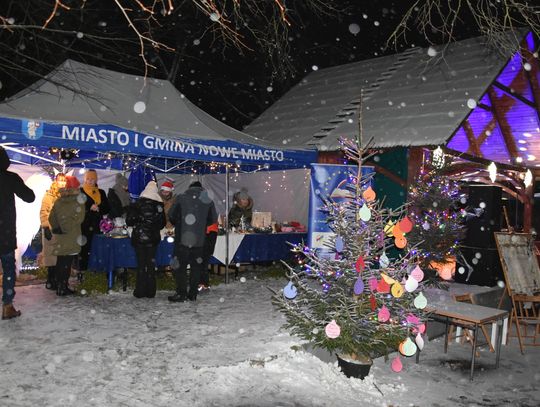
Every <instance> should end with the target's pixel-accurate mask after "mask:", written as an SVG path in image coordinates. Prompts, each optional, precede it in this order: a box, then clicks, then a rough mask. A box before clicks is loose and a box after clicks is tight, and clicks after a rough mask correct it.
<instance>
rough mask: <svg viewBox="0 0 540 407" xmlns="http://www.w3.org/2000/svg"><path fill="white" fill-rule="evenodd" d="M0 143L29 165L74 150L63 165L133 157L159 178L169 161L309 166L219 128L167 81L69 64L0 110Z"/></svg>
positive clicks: (302, 155) (300, 156)
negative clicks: (153, 168)
mask: <svg viewBox="0 0 540 407" xmlns="http://www.w3.org/2000/svg"><path fill="white" fill-rule="evenodd" d="M0 143H2V144H5V143H10V144H8V145H11V143H13V145H11V147H12V148H19V149H20V153H21V154H22V155H24V156H26V157H30V158H22V157H21V159H23V160H26V161H28V162H31V163H36V162H38V161H39V158H40V157H48V158H49V159H50V158H51V156H52V157H53V158H54V154H55V153H50V149H64V150H79V152H80V154H79V156H80V158H81V159H80V160H72V162H70V165H72V164H77V163H78V162H84V163H85V165H86V164H88V165H90V163H91V162H92V161H100V160H101V161H102V160H103V158H104V157H105V158H106V159H108V160H109V161H110V162H109V163H108V165H109V167H118V166H119V165H120V164H121V163H122V160H123V159H124V158H125V157H127V156H135V157H143V158H144V159H145V160H146V161H147V162H148V163H149V164H152V165H155V166H156V167H157V168H158V169H161V170H162V171H164V172H167V171H169V170H171V168H173V169H177V168H178V162H176V161H175V160H177V161H182V160H193V161H201V162H218V163H236V164H239V165H244V166H255V167H257V166H265V167H266V168H270V167H273V168H280V169H283V168H301V167H304V166H308V165H309V164H310V163H311V162H313V161H315V159H316V152H315V150H314V149H312V150H289V149H284V148H283V145H277V144H271V143H268V142H264V141H262V140H260V139H257V138H255V137H251V136H249V135H247V134H245V133H242V132H240V131H237V130H235V129H233V128H231V127H229V126H227V125H225V124H223V123H222V122H220V121H219V120H216V119H214V118H213V117H211V116H210V115H208V114H207V113H205V112H204V111H202V110H201V109H199V108H198V107H196V106H195V105H193V104H192V103H191V102H189V100H187V99H186V98H185V97H184V95H182V94H181V93H180V92H178V90H177V89H176V88H175V87H174V86H173V85H172V84H171V83H170V82H168V81H164V80H159V79H153V78H143V77H139V76H135V75H126V74H122V73H119V72H114V71H109V70H106V69H103V68H97V67H94V66H90V65H85V64H82V63H79V62H75V61H72V60H67V61H66V62H64V64H62V65H61V66H60V67H58V68H57V69H56V70H54V71H53V72H52V73H51V74H49V75H48V76H47V77H46V78H45V79H44V80H41V81H38V82H37V83H35V84H33V85H31V86H30V87H29V88H27V89H25V90H24V91H22V92H20V93H19V94H17V95H15V96H14V97H12V98H10V99H9V100H7V101H5V102H4V103H1V104H0ZM28 146H32V148H31V149H30V150H31V153H32V155H28V154H25V152H27V151H28V148H23V147H28ZM60 151H61V150H60ZM115 159H116V160H115ZM26 161H25V162H26ZM118 169H122V167H120V168H118Z"/></svg>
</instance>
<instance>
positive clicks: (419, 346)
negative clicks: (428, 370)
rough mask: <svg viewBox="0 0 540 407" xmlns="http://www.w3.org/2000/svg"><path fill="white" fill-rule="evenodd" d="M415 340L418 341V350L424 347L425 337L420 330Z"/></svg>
mask: <svg viewBox="0 0 540 407" xmlns="http://www.w3.org/2000/svg"><path fill="white" fill-rule="evenodd" d="M414 342H415V343H416V346H418V350H422V349H424V338H422V335H421V334H420V332H418V333H417V334H416V338H414Z"/></svg>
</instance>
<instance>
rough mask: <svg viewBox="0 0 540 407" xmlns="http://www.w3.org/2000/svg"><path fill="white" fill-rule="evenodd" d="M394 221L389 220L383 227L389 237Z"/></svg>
mask: <svg viewBox="0 0 540 407" xmlns="http://www.w3.org/2000/svg"><path fill="white" fill-rule="evenodd" d="M394 226H395V225H394V222H392V221H391V220H389V221H388V223H387V224H386V226H385V227H384V233H386V236H388V237H391V236H392V230H393V229H394Z"/></svg>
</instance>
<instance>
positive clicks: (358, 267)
mask: <svg viewBox="0 0 540 407" xmlns="http://www.w3.org/2000/svg"><path fill="white" fill-rule="evenodd" d="M354 266H355V268H356V272H357V273H361V272H362V271H364V269H365V268H366V263H365V262H364V258H363V257H362V256H358V259H357V260H356V264H355V265H354Z"/></svg>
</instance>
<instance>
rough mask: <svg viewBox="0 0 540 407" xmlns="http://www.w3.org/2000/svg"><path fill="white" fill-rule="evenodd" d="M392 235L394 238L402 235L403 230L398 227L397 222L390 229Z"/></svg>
mask: <svg viewBox="0 0 540 407" xmlns="http://www.w3.org/2000/svg"><path fill="white" fill-rule="evenodd" d="M392 236H394V237H396V238H397V237H402V236H403V231H402V230H401V229H400V228H399V223H398V224H397V225H395V226H394V228H393V229H392Z"/></svg>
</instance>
